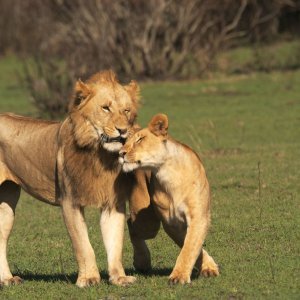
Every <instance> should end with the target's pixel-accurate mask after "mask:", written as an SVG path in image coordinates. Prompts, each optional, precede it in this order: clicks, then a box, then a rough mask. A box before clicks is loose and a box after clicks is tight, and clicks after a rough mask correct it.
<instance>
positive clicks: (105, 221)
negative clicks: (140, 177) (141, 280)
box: [100, 203, 136, 285]
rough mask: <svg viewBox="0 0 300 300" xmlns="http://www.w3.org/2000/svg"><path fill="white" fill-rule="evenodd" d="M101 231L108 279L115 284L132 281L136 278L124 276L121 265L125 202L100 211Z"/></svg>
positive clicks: (124, 283)
mask: <svg viewBox="0 0 300 300" xmlns="http://www.w3.org/2000/svg"><path fill="white" fill-rule="evenodd" d="M100 225H101V232H102V237H103V242H104V245H105V249H106V253H107V262H108V273H109V281H110V282H111V283H112V284H116V285H127V284H130V283H133V282H134V281H135V280H136V278H135V277H133V276H126V275H125V271H124V268H123V265H122V251H123V240H124V226H125V203H120V205H119V206H118V207H113V208H111V209H110V208H105V209H103V211H102V214H101V219H100Z"/></svg>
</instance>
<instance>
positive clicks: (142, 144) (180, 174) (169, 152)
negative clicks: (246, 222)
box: [119, 114, 219, 284]
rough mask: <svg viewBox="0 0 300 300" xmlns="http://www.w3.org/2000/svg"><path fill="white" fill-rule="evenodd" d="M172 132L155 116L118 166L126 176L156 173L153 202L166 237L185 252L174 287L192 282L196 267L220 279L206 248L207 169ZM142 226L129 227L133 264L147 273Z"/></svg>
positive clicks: (125, 150) (163, 117)
mask: <svg viewBox="0 0 300 300" xmlns="http://www.w3.org/2000/svg"><path fill="white" fill-rule="evenodd" d="M167 130H168V118H167V116H166V115H163V114H158V115H156V116H154V117H153V118H152V120H151V122H150V123H149V125H148V128H145V129H142V130H140V131H137V132H136V133H135V134H133V135H132V136H131V137H129V138H128V139H127V141H126V143H125V145H124V146H123V147H122V149H121V151H120V158H119V161H120V163H121V164H122V165H123V170H124V171H125V172H129V171H132V170H136V169H138V168H142V169H149V170H151V178H150V180H149V193H150V201H151V202H152V204H153V207H154V209H155V211H156V214H157V215H158V217H159V218H160V220H161V221H162V224H163V227H164V229H165V231H166V233H167V234H168V235H169V236H170V237H171V238H172V239H173V240H174V241H175V242H176V243H177V244H178V245H179V246H180V247H181V248H182V249H181V252H180V254H179V256H178V258H177V261H176V264H175V267H174V269H173V271H172V273H171V275H170V277H169V282H170V283H172V284H175V283H181V284H184V283H189V282H190V276H191V272H192V269H193V267H194V265H195V266H196V268H197V269H199V270H200V272H201V273H202V274H203V275H204V276H217V275H218V274H219V269H218V266H217V264H216V263H215V261H214V260H213V258H212V257H211V256H209V255H208V253H207V252H206V251H205V250H204V249H202V245H203V241H204V239H205V236H206V234H207V230H208V227H209V224H210V190H209V184H208V181H207V178H206V175H205V170H204V167H203V165H202V163H201V161H200V159H199V157H198V156H197V154H196V153H195V152H194V151H192V150H191V149H190V148H189V147H187V146H186V145H183V144H181V143H179V142H177V141H175V140H173V139H172V138H170V137H168V134H167ZM134 205H135V207H134ZM142 205H144V203H142ZM138 206H139V203H137V202H136V201H135V202H134V203H131V210H132V211H133V213H134V210H135V211H138V209H139V208H138ZM144 206H145V205H144ZM147 209H149V208H145V210H144V212H146V210H147ZM141 211H142V210H141ZM131 213H132V212H131ZM137 215H138V214H137ZM155 221H156V220H155V219H154V222H155ZM138 222H139V225H138V226H136V225H135V228H133V226H134V222H132V223H131V222H129V223H128V225H129V229H130V235H131V240H132V243H133V247H134V251H135V253H134V259H135V261H134V263H135V266H136V267H137V268H140V269H146V268H148V267H149V266H150V264H151V263H150V255H149V250H148V249H147V246H146V244H145V241H144V240H143V226H142V225H141V220H138ZM148 226H149V225H148ZM157 230H158V227H157ZM148 234H149V231H148V233H147V232H146V233H145V234H144V239H147V238H149V236H148V237H147V235H148ZM152 235H153V232H152ZM152 237H154V236H152Z"/></svg>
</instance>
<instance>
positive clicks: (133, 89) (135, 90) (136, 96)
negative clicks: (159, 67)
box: [124, 80, 140, 104]
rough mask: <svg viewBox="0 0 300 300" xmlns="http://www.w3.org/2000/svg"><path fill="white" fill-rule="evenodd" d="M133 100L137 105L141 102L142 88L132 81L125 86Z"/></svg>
mask: <svg viewBox="0 0 300 300" xmlns="http://www.w3.org/2000/svg"><path fill="white" fill-rule="evenodd" d="M124 88H125V90H126V91H127V93H128V94H129V95H130V97H131V99H132V100H133V101H134V102H135V103H136V104H137V103H138V102H139V100H140V87H139V85H138V84H137V82H136V81H135V80H131V81H130V83H129V84H128V85H125V86H124Z"/></svg>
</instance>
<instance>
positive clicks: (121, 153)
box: [119, 149, 127, 157]
mask: <svg viewBox="0 0 300 300" xmlns="http://www.w3.org/2000/svg"><path fill="white" fill-rule="evenodd" d="M126 153H127V152H126V150H124V149H121V150H120V152H119V156H121V157H124V156H125V155H126Z"/></svg>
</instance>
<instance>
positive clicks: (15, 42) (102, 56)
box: [0, 0, 300, 114]
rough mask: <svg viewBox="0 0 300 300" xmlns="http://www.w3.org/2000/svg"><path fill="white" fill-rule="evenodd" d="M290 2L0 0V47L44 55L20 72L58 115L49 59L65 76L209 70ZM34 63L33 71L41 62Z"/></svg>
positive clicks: (272, 31) (272, 26)
mask: <svg viewBox="0 0 300 300" xmlns="http://www.w3.org/2000/svg"><path fill="white" fill-rule="evenodd" d="M296 4H297V1H296V0H275V1H269V0H220V1H212V0H186V1H179V0H148V1H139V0H116V1H110V0H48V1H35V0H26V1H16V0H15V1H11V0H0V14H1V18H0V32H1V36H0V45H1V46H0V51H1V50H2V51H4V50H7V49H12V50H15V51H19V52H22V53H24V52H25V53H34V54H35V55H36V54H38V55H39V56H40V57H42V58H43V59H44V63H43V65H44V67H43V72H42V73H29V72H27V75H26V76H27V84H28V87H30V91H31V93H32V95H33V98H34V99H36V100H35V101H36V105H37V106H38V107H39V108H40V109H42V110H43V109H50V108H51V107H53V111H58V112H59V113H60V111H62V110H61V109H58V108H57V107H56V105H57V104H53V103H54V102H55V103H60V101H54V99H58V93H62V94H61V95H62V96H63V97H64V95H65V93H66V91H69V85H70V83H69V81H68V80H69V79H68V80H66V81H62V82H61V83H59V80H62V79H61V78H60V76H62V75H59V76H58V77H55V80H54V78H53V77H52V74H48V72H50V73H52V72H54V73H55V74H56V70H54V69H53V60H52V59H49V57H54V61H61V60H63V61H64V62H65V64H62V66H60V67H58V69H60V68H63V71H60V72H62V73H65V75H64V76H65V77H66V78H74V77H81V78H83V79H84V78H86V77H87V76H89V75H90V74H92V73H94V72H97V71H98V70H100V69H107V68H112V69H114V71H116V72H117V74H118V75H119V77H120V78H121V79H125V80H128V79H131V78H138V79H144V78H150V79H170V78H172V79H182V78H190V77H198V76H201V75H203V74H204V73H205V72H207V71H208V70H209V69H210V66H211V65H212V63H213V61H214V58H215V56H216V54H217V53H218V52H219V51H220V50H223V49H225V48H227V47H232V46H234V45H235V44H237V43H240V42H241V41H244V42H245V41H256V42H257V41H259V42H260V41H264V40H267V39H272V38H274V36H275V35H276V34H277V33H278V28H279V19H280V16H281V12H282V10H283V9H286V8H289V9H294V10H300V8H299V7H297V6H296ZM35 64H36V69H37V70H40V69H41V68H40V66H39V64H40V63H39V62H35ZM48 64H49V66H47V65H48ZM35 74H37V76H38V77H37V78H35ZM43 77H45V78H43ZM42 78H43V80H44V83H43V85H44V87H43V92H40V91H38V92H37V91H36V82H39V81H40V80H42ZM52 80H54V82H53V81H52ZM70 80H71V79H70ZM31 85H32V86H31ZM38 85H39V84H38ZM63 85H65V86H63ZM47 88H49V89H50V88H53V89H56V90H53V91H52V90H47ZM43 93H45V94H46V96H43V95H42V94H43ZM51 93H54V95H53V97H51V96H50V95H51ZM38 99H40V100H38ZM47 99H48V100H47ZM48 101H49V102H50V104H49V105H48V106H46V104H45V103H46V102H48ZM53 101H54V102H53ZM39 102H41V103H39ZM52 102H53V103H52ZM51 114H52V113H51Z"/></svg>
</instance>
